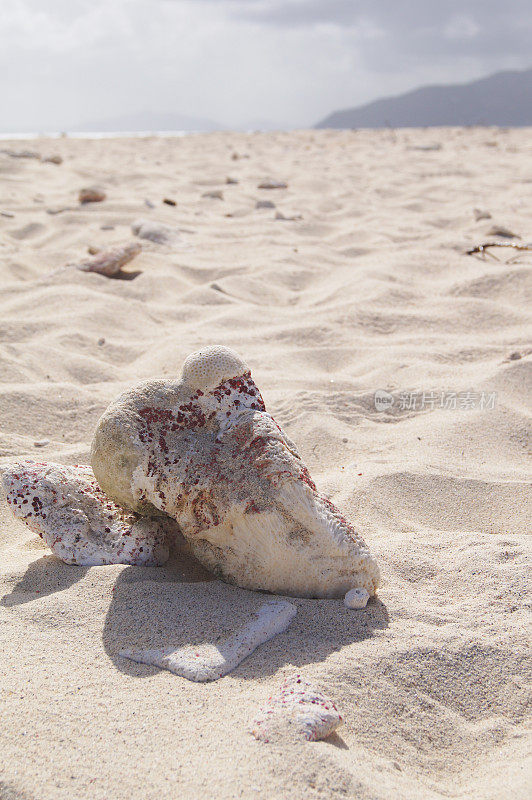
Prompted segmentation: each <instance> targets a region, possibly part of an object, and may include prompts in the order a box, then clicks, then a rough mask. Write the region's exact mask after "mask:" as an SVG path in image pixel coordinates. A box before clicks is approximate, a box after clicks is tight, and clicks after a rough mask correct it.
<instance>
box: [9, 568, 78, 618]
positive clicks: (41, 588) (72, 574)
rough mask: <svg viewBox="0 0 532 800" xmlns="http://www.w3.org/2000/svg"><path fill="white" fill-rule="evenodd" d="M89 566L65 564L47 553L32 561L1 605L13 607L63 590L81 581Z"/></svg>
mask: <svg viewBox="0 0 532 800" xmlns="http://www.w3.org/2000/svg"><path fill="white" fill-rule="evenodd" d="M88 569H89V568H88V567H78V566H73V565H72V564H65V563H64V562H63V561H61V560H60V559H59V558H57V557H56V556H54V555H46V556H43V557H42V558H38V559H37V560H36V561H32V562H31V564H29V565H28V568H27V569H26V572H25V573H24V575H23V576H22V578H21V579H20V580H19V581H18V583H16V584H15V586H14V587H13V588H12V590H11V591H10V592H9V594H5V595H4V596H3V597H2V598H1V599H0V605H2V606H6V607H8V608H9V607H11V606H19V605H22V604H23V603H29V602H31V601H32V600H35V599H36V597H46V595H48V594H54V592H62V591H63V590H64V589H68V588H69V587H70V586H72V585H73V584H74V583H77V582H78V581H80V580H81V579H82V578H83V577H84V576H85V574H86V572H87V570H88Z"/></svg>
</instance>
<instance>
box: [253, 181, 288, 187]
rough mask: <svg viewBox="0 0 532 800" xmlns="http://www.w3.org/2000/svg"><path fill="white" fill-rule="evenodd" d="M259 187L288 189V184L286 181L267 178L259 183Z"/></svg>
mask: <svg viewBox="0 0 532 800" xmlns="http://www.w3.org/2000/svg"><path fill="white" fill-rule="evenodd" d="M258 188H259V189H287V188H288V184H287V183H285V182H284V181H273V180H267V181H262V183H259V187H258Z"/></svg>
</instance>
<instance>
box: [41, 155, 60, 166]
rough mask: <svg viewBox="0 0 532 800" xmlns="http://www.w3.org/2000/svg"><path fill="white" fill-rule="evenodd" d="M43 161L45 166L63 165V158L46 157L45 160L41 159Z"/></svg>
mask: <svg viewBox="0 0 532 800" xmlns="http://www.w3.org/2000/svg"><path fill="white" fill-rule="evenodd" d="M41 161H42V162H43V164H62V163H63V159H62V158H61V156H45V157H44V158H41Z"/></svg>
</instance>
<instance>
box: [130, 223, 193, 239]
mask: <svg viewBox="0 0 532 800" xmlns="http://www.w3.org/2000/svg"><path fill="white" fill-rule="evenodd" d="M131 230H132V231H133V233H134V234H135V236H138V237H139V238H140V239H148V240H149V241H150V242H155V243H156V244H167V245H172V244H177V243H178V242H181V236H180V234H179V231H178V229H177V228H172V227H171V226H170V225H165V224H164V223H162V222H151V221H150V220H147V219H138V220H136V222H134V223H133V224H132V226H131Z"/></svg>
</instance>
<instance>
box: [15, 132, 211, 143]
mask: <svg viewBox="0 0 532 800" xmlns="http://www.w3.org/2000/svg"><path fill="white" fill-rule="evenodd" d="M198 133H204V131H76V132H74V133H70V132H68V131H65V132H63V131H62V132H58V131H39V132H38V133H27V132H26V133H0V140H6V139H20V140H21V141H24V140H28V141H29V140H31V139H41V138H47V139H62V138H64V137H66V138H69V139H124V138H127V139H130V138H133V137H136V138H139V139H145V138H149V137H151V136H160V137H166V138H171V137H175V136H191V135H194V134H198Z"/></svg>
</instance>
